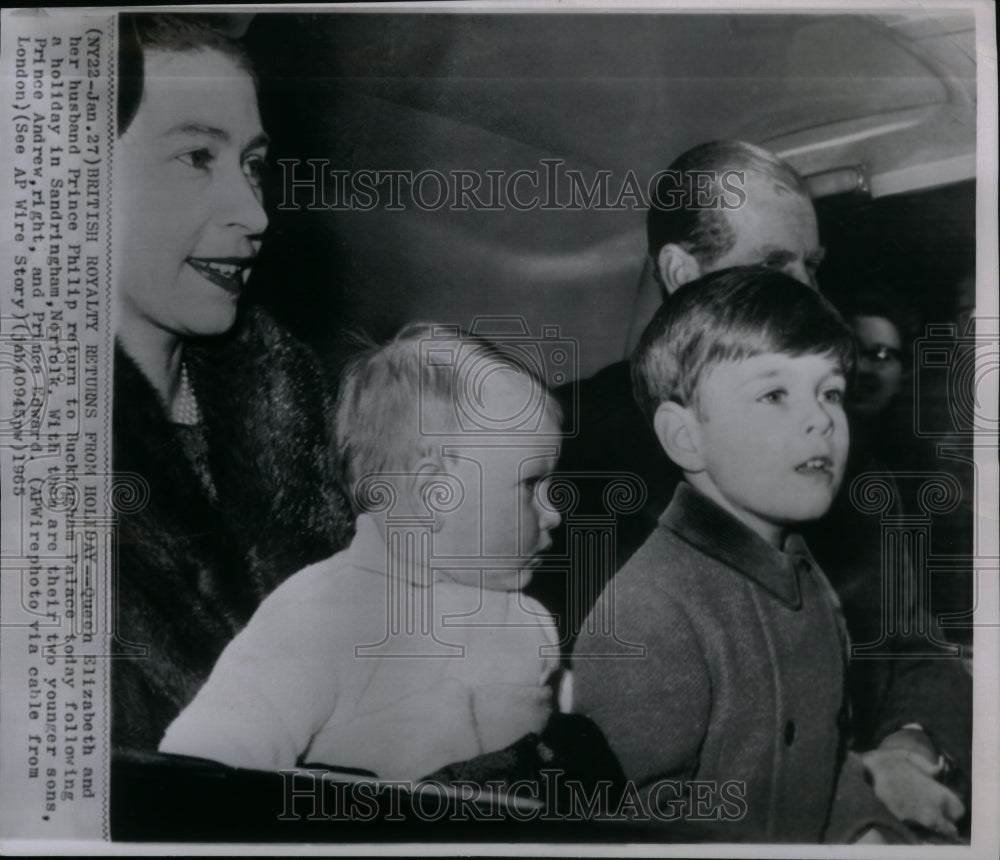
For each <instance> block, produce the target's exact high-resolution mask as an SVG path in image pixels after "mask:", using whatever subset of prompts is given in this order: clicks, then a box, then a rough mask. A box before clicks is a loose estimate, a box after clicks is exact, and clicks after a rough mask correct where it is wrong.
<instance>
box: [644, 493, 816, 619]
mask: <svg viewBox="0 0 1000 860" xmlns="http://www.w3.org/2000/svg"><path fill="white" fill-rule="evenodd" d="M660 523H661V525H663V526H666V528H668V529H670V530H671V531H672V532H674V533H675V534H676V535H678V536H679V537H680V538H682V539H683V540H685V541H686V542H687V543H689V544H691V545H692V546H694V547H695V548H697V549H699V550H701V552H703V553H705V555H708V556H711V557H712V558H714V559H717V560H718V561H721V562H722V563H723V564H725V565H727V566H729V567H731V568H734V569H735V570H738V571H739V572H740V573H742V574H743V575H744V576H747V577H749V578H750V579H752V580H753V581H754V582H756V583H757V584H758V585H760V586H761V587H762V588H764V589H766V590H767V591H769V592H770V593H771V594H773V595H774V596H775V597H777V598H778V599H779V600H781V601H782V602H783V603H785V604H787V605H788V606H790V607H791V608H793V609H798V608H799V607H800V606H801V605H802V594H801V592H800V589H799V574H800V572H802V573H804V572H805V571H806V570H808V568H809V566H811V565H815V561H813V558H812V555H811V554H810V553H809V549H808V547H807V546H806V543H805V541H804V540H802V538H801V536H799V535H797V534H791V535H789V536H788V538H787V539H786V541H785V547H784V551H781V550H778V549H775V548H774V547H773V546H771V545H770V544H769V543H768V542H767V541H765V540H764V539H763V538H762V537H761V536H760V535H758V534H757V533H756V532H754V531H752V530H751V529H750V528H748V527H747V526H745V525H744V524H743V523H741V522H740V521H739V520H737V519H736V518H735V517H734V516H732V515H731V514H730V513H729V512H728V511H725V510H723V509H722V508H721V507H719V506H718V505H717V504H716V503H715V502H713V501H712V500H711V499H709V498H707V497H706V496H705V495H703V494H702V493H700V492H699V491H698V490H696V489H695V488H694V487H692V486H691V485H690V484H688V483H686V482H682V483H680V484H679V485H678V486H677V491H676V493H675V494H674V498H673V500H672V501H671V502H670V505H669V506H668V507H667V510H666V511H665V512H664V514H663V516H662V517H661V518H660Z"/></svg>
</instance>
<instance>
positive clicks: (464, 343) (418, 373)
mask: <svg viewBox="0 0 1000 860" xmlns="http://www.w3.org/2000/svg"><path fill="white" fill-rule="evenodd" d="M443 354H451V355H455V356H457V357H459V358H460V360H458V359H456V360H454V361H449V360H435V359H434V356H435V355H443ZM459 354H460V356H459ZM497 366H499V367H500V368H501V369H503V370H506V371H508V372H510V373H514V374H516V375H517V376H518V377H519V378H521V379H523V381H524V383H525V384H526V385H528V386H532V388H531V389H530V391H531V394H532V396H534V395H538V396H537V397H533V399H535V400H537V403H538V405H539V407H540V408H543V409H544V410H545V414H546V415H548V416H550V417H551V418H552V419H553V420H554V421H555V423H556V424H557V426H558V425H559V423H560V420H561V418H560V410H559V406H558V403H557V402H556V400H555V398H554V397H553V396H552V394H551V393H550V392H549V390H548V388H547V387H546V385H545V383H544V382H543V381H542V380H541V379H540V378H539V376H538V375H537V374H536V373H535V372H534V371H533V370H532V368H531V367H530V365H529V364H527V363H526V362H525V361H524V360H523V359H519V358H518V356H517V354H515V353H508V352H505V351H504V350H503V349H501V348H500V347H498V346H497V345H495V344H493V343H491V342H490V341H488V340H486V339H485V338H482V337H479V336H477V335H471V334H467V333H465V332H462V331H460V330H459V329H458V328H457V327H454V326H442V325H438V324H434V323H428V322H414V323H410V324H408V325H406V326H405V327H404V328H403V329H402V330H401V331H400V332H399V333H398V334H397V335H396V336H395V337H393V338H391V339H390V340H389V341H388V342H386V343H384V344H382V345H379V344H377V343H375V342H373V341H367V342H365V344H364V346H363V347H362V349H361V351H360V352H358V353H357V354H355V355H354V356H353V357H352V358H351V359H350V360H349V361H348V362H347V364H346V365H345V367H344V370H343V372H342V374H341V379H340V388H339V391H338V394H337V403H336V407H335V410H334V420H335V429H334V457H335V461H336V466H337V472H338V474H339V476H340V479H341V481H342V482H343V484H344V487H345V489H346V490H347V492H348V495H349V496H350V497H351V499H352V502H354V503H355V505H356V504H357V500H356V499H355V498H354V496H355V494H354V488H355V486H356V485H357V482H358V481H359V480H360V479H361V478H364V477H365V476H366V475H377V474H380V473H386V472H406V471H407V470H409V469H410V468H412V466H413V465H414V463H415V462H416V461H417V460H419V459H420V458H421V457H425V456H433V455H435V454H436V453H439V451H440V446H441V443H442V441H443V440H442V435H452V434H453V435H461V434H463V433H466V432H471V433H474V434H476V435H486V434H488V433H489V432H494V433H496V434H502V433H504V432H505V431H504V430H503V429H502V425H503V421H500V422H497V423H496V424H494V425H493V426H496V427H501V429H494V430H492V431H491V429H490V426H489V424H486V425H485V426H482V427H473V428H471V430H470V429H469V428H468V427H467V426H465V425H464V424H463V422H462V421H461V420H460V417H459V415H460V413H461V415H462V416H463V417H464V416H468V415H470V414H471V415H472V416H473V420H474V419H475V416H476V413H477V411H478V412H479V414H480V415H482V416H483V421H484V422H489V421H490V416H488V415H486V414H485V413H483V412H482V409H483V406H482V403H481V402H480V401H478V400H477V398H478V396H479V395H480V394H481V392H482V385H483V383H484V382H485V380H486V379H487V378H488V377H489V376H490V375H491V370H492V369H493V368H496V367H497Z"/></svg>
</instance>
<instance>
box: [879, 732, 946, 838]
mask: <svg viewBox="0 0 1000 860" xmlns="http://www.w3.org/2000/svg"><path fill="white" fill-rule="evenodd" d="M887 740H888V739H887ZM862 759H863V761H864V764H865V768H866V769H867V770H868V773H869V774H870V775H871V778H872V784H873V785H872V787H873V789H874V791H875V795H876V797H878V799H879V800H881V801H882V802H883V803H884V804H885V805H886V806H887V807H888V808H889V810H890V811H891V812H892V813H893V815H895V816H896V817H897V818H899V819H900V820H901V821H911V822H916V823H917V824H920V825H921V826H923V827H926V828H928V829H929V830H933V831H934V832H935V833H940V834H941V835H943V836H948V837H952V838H953V837H955V836H957V835H958V830H957V828H956V827H955V822H956V821H958V820H959V819H960V818H962V816H963V815H965V806H964V805H963V804H962V801H961V800H959V798H958V796H957V795H956V794H955V793H954V792H953V791H951V789H949V788H948V787H947V786H944V785H942V784H941V783H940V782H938V781H937V779H936V777H937V775H938V774H940V773H941V771H942V769H943V767H944V762H943V761H938V762H932V761H930V760H929V759H928V758H927V757H926V755H924V754H923V753H921V752H916V751H913V750H910V749H905V748H902V747H893V746H892V745H890V746H889V748H879V749H876V750H872V751H870V752H867V753H864V754H863V755H862Z"/></svg>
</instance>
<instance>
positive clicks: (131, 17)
mask: <svg viewBox="0 0 1000 860" xmlns="http://www.w3.org/2000/svg"><path fill="white" fill-rule="evenodd" d="M226 18H227V16H225V15H165V14H143V13H136V14H128V15H120V16H119V17H118V45H119V48H118V136H119V137H120V136H121V135H123V134H124V133H125V132H126V130H127V129H128V127H129V126H130V125H131V124H132V120H134V119H135V115H136V113H137V112H138V110H139V104H140V103H141V102H142V90H143V80H144V73H143V57H144V55H145V53H146V52H147V51H170V52H178V53H180V52H184V51H203V50H213V51H219V52H220V53H222V54H225V55H226V56H227V57H229V58H230V59H232V60H233V61H234V62H235V63H236V64H237V66H239V67H240V68H241V69H244V70H245V71H246V72H247V73H248V74H249V75H250V76H251V77H252V78H254V82H255V83H256V77H255V76H254V71H253V65H252V63H251V62H250V57H249V55H248V54H247V52H246V50H245V49H244V48H243V45H241V44H240V42H238V41H237V40H236V39H234V38H232V37H231V36H229V35H228V34H227V33H226V29H227V27H226Z"/></svg>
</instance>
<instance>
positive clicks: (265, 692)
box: [160, 324, 559, 779]
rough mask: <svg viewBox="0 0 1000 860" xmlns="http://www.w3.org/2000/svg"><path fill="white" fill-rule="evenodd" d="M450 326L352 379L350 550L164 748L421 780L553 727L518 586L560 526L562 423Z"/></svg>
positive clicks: (281, 611)
mask: <svg viewBox="0 0 1000 860" xmlns="http://www.w3.org/2000/svg"><path fill="white" fill-rule="evenodd" d="M439 329H440V327H432V326H429V325H425V324H414V325H411V326H408V327H407V328H406V329H405V330H404V331H403V332H401V333H400V334H399V335H398V336H397V337H396V338H395V339H393V340H392V341H391V342H389V343H388V344H386V345H385V346H383V347H381V348H371V349H369V350H367V351H366V352H364V353H363V354H362V355H359V356H358V357H357V358H355V360H354V361H353V363H351V364H350V365H349V366H348V368H347V369H346V370H345V372H344V374H343V376H342V380H341V390H340V394H339V397H338V403H337V411H336V427H337V430H336V454H337V457H338V460H339V466H340V468H341V470H342V474H343V476H344V478H345V480H346V483H347V485H348V487H349V488H350V490H351V495H352V498H353V499H354V502H355V505H356V509H357V511H358V516H357V526H356V534H355V537H354V540H353V541H352V543H351V544H350V546H349V547H348V548H347V549H345V550H344V551H342V552H340V553H337V554H336V555H334V556H333V557H332V558H329V559H327V560H326V561H323V562H320V563H319V564H315V565H313V566H311V567H308V568H306V569H305V570H302V571H299V572H298V573H296V574H295V575H293V576H292V577H291V578H290V579H288V580H287V581H286V582H284V583H283V584H282V585H281V586H279V587H278V589H277V590H275V592H274V593H273V594H271V595H270V596H269V597H268V598H267V599H266V600H265V601H264V602H263V603H262V604H261V606H260V608H259V609H258V610H257V612H256V614H255V615H254V616H253V618H252V619H251V620H250V623H249V624H248V625H247V627H246V628H245V629H244V630H243V631H242V632H241V633H240V634H239V635H238V636H237V637H236V638H235V639H234V640H233V641H232V642H231V643H230V645H229V646H228V647H227V648H226V650H225V652H224V653H223V654H222V656H221V657H220V659H219V661H218V663H217V664H216V666H215V668H214V670H213V672H212V675H211V677H210V678H209V680H208V681H207V682H206V684H205V685H204V687H202V689H201V691H200V692H199V693H198V694H197V696H196V697H195V699H194V701H193V702H192V703H191V704H190V705H189V706H188V707H187V708H186V709H185V710H184V711H183V712H182V713H181V715H180V716H179V717H178V718H177V719H176V720H175V721H174V723H173V724H172V725H171V726H170V727H169V728H168V730H167V732H166V735H165V736H164V738H163V741H162V743H161V744H160V750H161V751H162V752H170V753H182V754H187V755H195V756H200V757H202V758H209V759H213V760H215V761H219V762H222V763H224V764H228V765H233V766H239V767H249V768H257V769H275V768H281V767H292V766H295V765H296V764H297V763H317V764H326V765H331V766H339V767H346V768H357V769H362V770H366V771H371V772H373V773H375V774H376V775H377V776H379V777H382V778H385V779H417V778H419V777H422V776H426V775H427V774H430V773H432V772H433V771H435V770H436V769H438V768H441V767H443V766H445V765H448V764H450V763H453V762H458V761H463V760H466V759H470V758H473V757H475V756H477V755H480V754H482V753H487V752H491V751H494V750H498V749H502V748H504V747H506V746H507V745H509V744H511V743H513V742H514V741H516V740H517V739H518V738H520V737H522V736H523V735H525V734H527V733H529V732H539V731H541V729H542V727H543V726H544V725H545V723H546V721H547V719H548V717H549V715H550V713H551V712H552V709H553V691H552V689H551V687H550V686H549V681H550V680H552V676H553V674H554V673H555V672H556V671H557V670H558V648H557V647H556V642H557V635H556V630H555V626H554V624H553V621H552V618H551V616H550V615H549V614H548V613H547V612H546V611H545V610H544V609H543V608H542V606H541V605H540V604H538V603H536V602H535V601H533V600H531V599H530V598H528V597H526V596H525V595H523V594H522V593H521V591H520V589H521V587H522V586H523V585H525V584H526V582H527V581H528V579H529V578H530V576H531V570H532V568H533V567H534V566H535V565H536V564H537V563H538V553H540V552H542V551H544V550H545V549H546V548H547V547H548V545H549V543H550V538H549V530H550V529H552V528H554V527H555V526H556V525H558V523H559V514H558V513H556V512H555V511H554V510H552V509H551V508H549V507H547V506H546V503H545V498H544V495H543V491H544V486H543V484H544V481H545V478H546V475H547V474H548V473H549V472H550V471H551V470H552V469H553V468H554V466H555V463H556V458H557V456H558V453H559V415H558V408H557V407H556V405H555V403H554V401H552V400H551V398H550V396H549V394H548V391H547V390H546V389H545V386H544V385H543V384H542V383H541V382H540V381H539V380H538V379H536V378H535V377H534V376H532V375H530V374H529V373H528V372H526V371H525V369H524V368H523V367H522V366H521V365H520V364H519V363H518V362H516V361H514V360H513V359H512V358H510V357H507V356H505V355H504V354H502V353H501V352H500V351H499V350H498V349H496V348H494V347H492V346H491V345H489V344H487V343H486V342H485V341H482V340H480V339H477V338H473V337H460V336H458V335H457V334H456V333H455V332H454V330H452V331H451V332H450V333H449V332H445V334H444V335H441V333H440V331H439ZM290 441H291V440H290Z"/></svg>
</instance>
